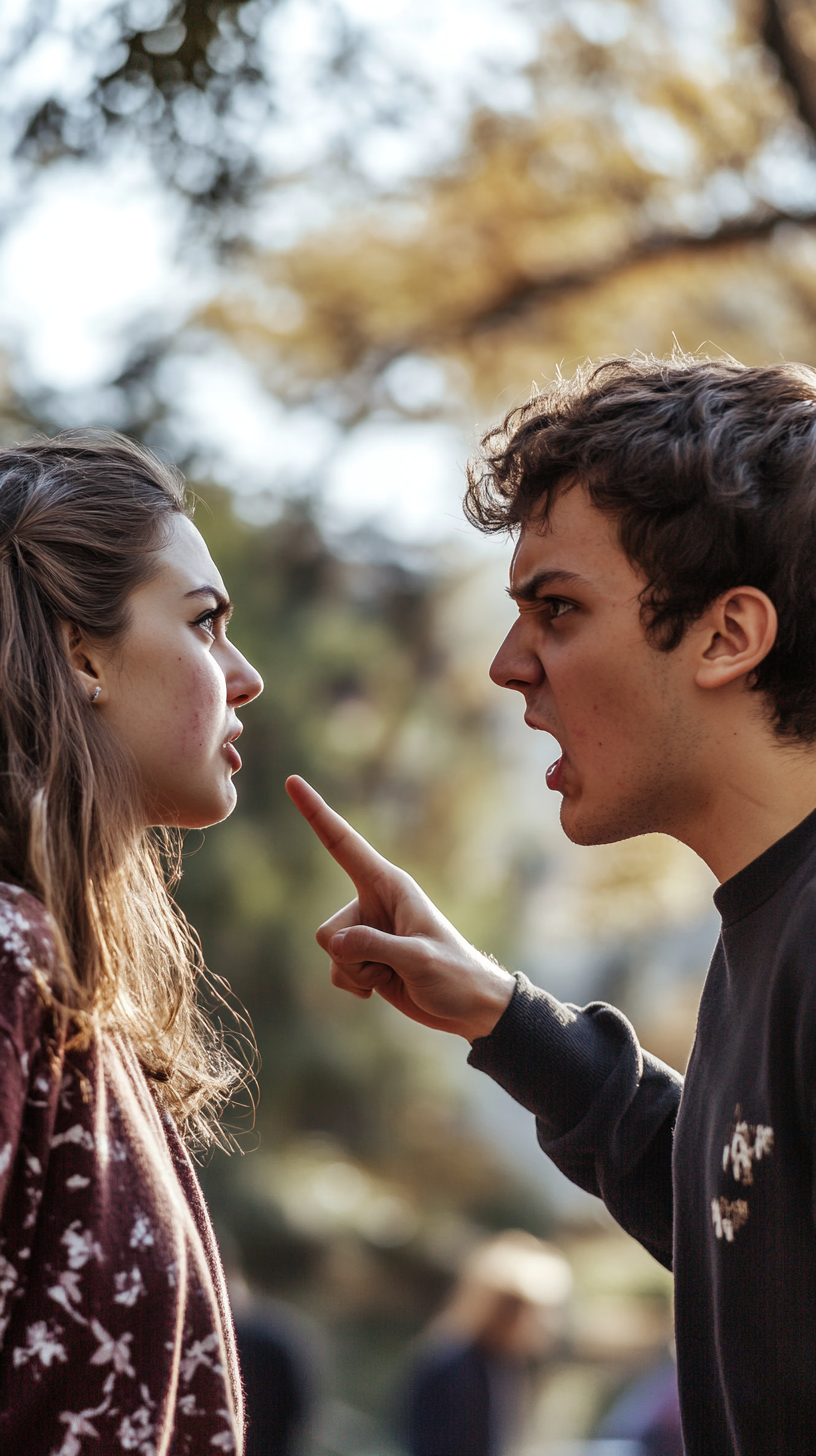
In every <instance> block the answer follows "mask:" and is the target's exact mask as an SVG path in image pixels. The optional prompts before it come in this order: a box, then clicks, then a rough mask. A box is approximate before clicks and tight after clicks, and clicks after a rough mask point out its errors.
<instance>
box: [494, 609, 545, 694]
mask: <svg viewBox="0 0 816 1456" xmlns="http://www.w3.org/2000/svg"><path fill="white" fill-rule="evenodd" d="M525 635H526V634H525V632H524V624H523V623H522V622H520V621H519V622H514V623H513V626H512V627H511V628H510V631H509V632H508V634H507V636H506V637H505V639H504V641H503V642H502V645H501V647H500V648H499V650H498V652H497V653H496V656H495V657H494V658H493V661H492V662H491V664H490V676H491V679H492V680H493V682H494V683H496V684H497V686H498V687H500V688H512V689H514V690H515V691H516V692H519V693H523V692H526V691H527V690H528V689H529V688H532V687H539V686H540V685H541V683H542V682H543V681H544V677H545V673H544V667H543V664H542V663H541V661H540V660H539V658H538V657H537V655H536V654H535V652H533V651H531V649H530V647H529V646H528V645H527V643H526V642H525Z"/></svg>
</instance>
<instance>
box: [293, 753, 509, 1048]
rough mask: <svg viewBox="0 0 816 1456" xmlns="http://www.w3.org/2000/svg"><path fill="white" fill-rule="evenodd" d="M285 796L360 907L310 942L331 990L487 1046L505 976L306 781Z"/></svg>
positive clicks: (503, 996) (504, 994)
mask: <svg viewBox="0 0 816 1456" xmlns="http://www.w3.org/2000/svg"><path fill="white" fill-rule="evenodd" d="M286 791H287V793H288V795H289V797H290V799H291V800H292V802H293V803H294V804H295V805H296V807H297V808H298V809H299V810H300V812H301V814H302V815H303V817H304V819H307V820H308V822H309V823H310V824H311V826H312V828H313V829H314V831H315V834H316V835H317V837H318V839H319V840H320V841H321V843H322V844H324V845H325V846H326V849H327V850H328V851H329V854H330V855H332V856H333V857H334V859H336V860H337V863H338V864H339V865H341V866H342V868H343V869H344V870H345V871H346V874H347V875H348V876H349V878H350V879H351V880H352V881H353V884H354V888H355V889H356V891H357V898H356V899H354V900H352V901H351V903H350V904H349V905H346V906H345V908H344V909H343V910H338V912H337V914H336V915H333V916H332V918H331V920H327V921H326V923H325V925H321V927H320V929H319V930H318V932H317V941H318V944H319V945H321V946H322V947H323V949H324V950H325V951H327V952H328V954H329V956H330V957H331V977H332V981H333V982H334V985H335V986H339V987H340V988H341V989H342V990H343V991H350V992H351V993H352V995H353V996H363V997H368V996H370V995H371V993H372V991H377V992H378V994H379V995H380V996H382V997H384V999H385V1000H386V1001H390V1002H391V1005H392V1006H396V1008H397V1010H398V1011H401V1012H402V1013H403V1014H404V1015H405V1016H410V1017H411V1019H412V1020H413V1021H419V1022H421V1023H422V1025H423V1026H432V1027H434V1028H435V1029H436V1030H438V1031H451V1032H455V1033H457V1034H458V1035H459V1036H464V1037H466V1038H467V1040H468V1041H474V1040H475V1039H476V1037H479V1036H487V1035H488V1033H489V1032H491V1031H492V1030H493V1027H494V1026H495V1025H496V1022H497V1021H498V1020H499V1017H500V1016H501V1015H502V1013H503V1011H504V1010H505V1008H506V1007H507V1005H508V1003H509V1001H510V998H511V996H512V994H513V990H514V988H515V984H516V983H515V981H514V979H513V977H512V976H511V975H510V974H509V972H508V971H505V970H503V969H502V967H501V966H499V965H497V963H496V962H495V961H493V960H491V959H490V957H489V956H486V955H482V953H481V952H480V951H478V950H475V949H474V947H473V946H472V945H469V944H468V942H467V941H466V940H465V939H464V938H463V937H462V936H461V935H460V934H459V932H458V930H456V929H454V927H453V926H452V925H451V923H450V921H449V920H446V919H445V917H444V915H441V914H440V912H439V911H438V910H437V908H436V906H435V905H434V904H433V903H432V902H431V901H430V900H429V899H428V897H427V895H426V894H424V892H423V891H422V890H421V889H420V887H419V885H418V884H417V883H416V881H415V880H412V879H411V876H410V875H407V874H405V872H404V870H401V869H398V868H397V866H396V865H392V864H390V863H389V861H388V860H387V859H383V857H382V855H381V854H378V853H377V851H376V850H375V849H372V847H371V845H370V844H369V843H368V842H367V841H366V840H365V839H363V837H362V835H361V834H358V833H357V831H356V830H355V829H352V827H351V825H350V824H347V823H346V821H345V819H341V818H340V815H339V814H336V813H335V812H334V810H333V809H330V808H329V806H328V804H327V803H325V801H324V800H323V799H321V797H320V795H319V794H318V793H316V792H315V790H314V789H313V788H311V786H310V785H309V784H307V783H306V781H305V779H301V778H297V777H292V778H289V779H287V780H286Z"/></svg>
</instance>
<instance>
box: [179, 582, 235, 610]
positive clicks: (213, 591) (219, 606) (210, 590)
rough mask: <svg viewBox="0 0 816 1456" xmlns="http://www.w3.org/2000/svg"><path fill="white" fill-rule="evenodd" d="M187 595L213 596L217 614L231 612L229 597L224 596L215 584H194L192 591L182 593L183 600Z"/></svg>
mask: <svg viewBox="0 0 816 1456" xmlns="http://www.w3.org/2000/svg"><path fill="white" fill-rule="evenodd" d="M188 597H215V605H216V611H217V612H218V613H219V615H222V614H224V613H226V615H227V616H231V614H232V602H231V601H230V599H229V597H225V596H224V593H223V592H222V591H219V590H218V587H217V586H194V587H193V589H192V591H188V592H185V593H184V600H185V601H186V600H187V598H188Z"/></svg>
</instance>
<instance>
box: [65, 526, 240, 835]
mask: <svg viewBox="0 0 816 1456" xmlns="http://www.w3.org/2000/svg"><path fill="white" fill-rule="evenodd" d="M172 521H173V524H172V529H171V532H170V536H169V540H168V542H167V544H166V546H164V547H163V549H162V550H161V552H160V553H159V561H160V568H159V571H158V573H157V574H156V575H155V576H154V577H153V578H152V579H151V580H150V581H149V582H147V583H146V584H145V585H144V586H141V587H138V588H137V589H136V590H135V591H134V592H133V595H132V596H131V598H130V602H129V611H130V625H129V627H128V630H127V633H126V635H125V637H124V639H123V640H122V641H121V642H119V643H118V644H117V645H116V647H115V648H112V649H110V650H102V651H100V650H99V649H98V648H96V647H91V646H90V645H89V644H87V643H85V642H80V643H78V644H74V645H73V646H72V661H73V663H74V666H75V668H76V669H77V671H78V673H79V675H80V678H81V681H82V684H83V690H84V691H86V692H87V693H88V697H89V700H90V699H91V698H92V697H93V694H94V692H95V690H96V688H97V687H98V688H99V690H100V691H99V694H98V696H97V698H96V702H95V704H94V706H93V707H92V708H90V709H89V711H92V712H94V713H99V715H100V717H102V718H103V719H104V721H105V722H106V723H107V724H109V726H110V727H111V728H112V729H113V731H114V732H115V733H116V735H117V736H118V737H119V738H120V739H121V741H122V743H124V744H125V746H126V747H127V748H128V749H130V752H131V753H132V755H133V757H134V758H135V760H136V763H137V765H138V767H139V770H140V773H141V777H142V782H143V784H144V793H145V821H146V823H148V824H167V825H176V826H178V827H180V828H187V829H203V828H204V827H205V825H207V824H215V823H217V822H218V821H219V820H220V819H225V818H226V816H227V815H228V814H230V813H231V812H232V809H233V808H234V806H235V800H236V793H235V787H234V785H233V782H232V776H233V774H234V773H236V772H237V770H238V769H239V768H240V767H241V760H240V758H239V756H238V752H237V749H236V748H235V739H236V738H237V737H238V735H239V734H240V733H241V731H242V727H241V723H240V722H239V721H238V718H237V717H236V716H235V715H236V709H238V708H241V707H243V706H244V704H245V703H251V702H252V699H253V698H257V696H258V694H259V693H260V692H261V690H262V689H263V681H262V679H261V677H260V676H259V674H258V673H257V672H256V671H255V669H254V668H253V667H251V666H250V664H249V663H248V662H247V660H246V658H245V657H242V656H241V653H240V652H239V651H238V649H237V648H236V647H233V645H232V643H231V642H230V641H229V639H228V637H227V622H228V620H229V613H230V604H229V598H228V596H227V592H226V589H225V587H224V583H223V582H222V580H221V576H220V574H219V572H218V570H217V568H216V567H215V565H214V563H213V561H212V559H211V557H210V553H209V551H208V550H207V547H206V546H205V544H204V541H203V539H202V537H201V536H200V534H199V532H198V531H197V530H196V528H195V526H194V525H193V524H192V522H191V521H189V520H188V519H187V518H186V517H185V516H181V515H179V516H175V517H173V518H172Z"/></svg>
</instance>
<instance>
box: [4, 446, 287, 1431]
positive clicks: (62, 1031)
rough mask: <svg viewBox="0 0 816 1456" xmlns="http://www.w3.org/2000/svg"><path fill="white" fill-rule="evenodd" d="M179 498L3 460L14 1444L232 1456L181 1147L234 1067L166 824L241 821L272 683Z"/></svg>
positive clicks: (213, 1118) (147, 465)
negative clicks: (256, 726)
mask: <svg viewBox="0 0 816 1456" xmlns="http://www.w3.org/2000/svg"><path fill="white" fill-rule="evenodd" d="M229 611H230V606H229V600H228V597H227V594H226V591H225V589H224V585H223V583H222V581H221V577H220V576H219V574H218V571H217V569H216V567H215V566H214V564H213V562H212V560H211V559H210V556H209V553H208V551H207V548H206V546H205V545H204V542H203V540H202V538H201V536H200V535H199V534H198V532H197V531H196V529H195V527H194V526H193V524H192V521H191V520H190V517H189V513H188V511H187V507H186V504H185V493H184V486H183V482H182V480H181V477H180V476H179V475H178V474H177V473H176V472H175V471H174V470H172V469H171V468H169V467H167V466H165V465H163V464H162V463H161V462H160V461H159V460H157V459H156V458H155V457H154V456H152V455H151V454H150V453H149V452H148V451H146V450H144V449H142V448H140V447H139V446H138V445H135V444H133V443H132V442H131V441H130V440H127V439H125V438H123V437H122V436H118V435H113V434H103V433H98V434H97V433H94V434H80V433H76V432H68V433H66V434H64V435H60V436H58V437H57V438H56V439H53V440H36V441H34V442H33V443H31V444H28V445H23V446H20V447H18V448H14V449H8V450H4V451H0V1451H3V1452H8V1453H10V1456H11V1453H17V1452H20V1453H22V1452H25V1453H26V1456H84V1453H87V1452H96V1453H98V1456H107V1453H111V1452H116V1451H120V1450H121V1451H130V1452H137V1453H141V1456H160V1453H165V1452H167V1453H169V1452H171V1451H172V1452H173V1453H174V1456H175V1453H178V1456H182V1453H188V1452H189V1453H198V1452H205V1451H213V1452H219V1451H220V1452H232V1451H239V1450H240V1449H241V1445H242V1410H241V1393H240V1384H239V1379H238V1371H237V1364H236V1358H235V1348H234V1341H233V1337H232V1329H231V1322H230V1316H229V1311H228V1306H227V1301H226V1294H225V1287H224V1280H223V1275H222V1271H221V1266H220V1262H219V1258H218V1252H217V1249H216V1245H215V1242H214V1239H213V1235H212V1229H211V1227H210V1223H209V1220H208V1217H207V1211H206V1208H205V1206H204V1203H203V1199H202V1195H201V1191H200V1188H199V1185H198V1182H197V1179H196V1176H195V1173H194V1171H193V1167H192V1165H191V1162H190V1159H189V1157H188V1154H187V1151H186V1148H185V1142H189V1141H190V1140H191V1139H192V1140H194V1141H196V1142H198V1143H199V1144H201V1143H202V1142H204V1143H206V1142H207V1141H210V1140H212V1138H213V1137H214V1136H217V1114H218V1110H219V1107H220V1106H221V1104H222V1103H223V1101H224V1099H225V1097H226V1096H227V1095H228V1093H229V1089H230V1087H231V1085H232V1084H233V1083H234V1081H235V1079H236V1077H237V1075H238V1068H237V1067H236V1066H235V1064H234V1063H232V1062H231V1060H230V1058H229V1056H228V1055H227V1053H226V1051H225V1049H224V1048H223V1046H222V1045H221V1043H220V1041H219V1038H218V1036H217V1035H216V1033H215V1032H214V1030H213V1029H212V1027H211V1026H210V1025H209V1024H208V1022H207V1019H206V1017H205V1016H204V1015H203V1013H202V1011H201V1010H200V1009H199V1007H198V1006H197V1004H196V979H197V977H198V974H199V972H200V969H201V966H200V961H199V957H198V954H197V951H196V943H195V940H194V938H193V936H192V934H191V932H190V930H189V928H188V926H187V925H186V923H185V922H184V920H183V918H182V917H181V915H180V914H179V913H178V911H177V910H176V909H175V908H174V906H173V904H172V902H171V900H170V898H169V895H168V892H167V887H166V883H165V875H164V871H163V868H162V866H163V864H164V863H166V851H167V844H166V843H165V845H164V849H163V848H162V841H161V836H160V835H157V833H156V830H155V828H154V826H166V827H167V828H170V829H173V828H187V827H190V828H193V827H195V828H200V827H202V826H204V825H207V824H213V823H215V822H216V821H218V820H220V819H224V818H225V817H226V816H227V815H228V814H229V813H230V812H231V810H232V808H233V806H234V804H235V789H234V787H233V783H232V775H233V773H234V772H235V771H236V770H237V769H238V768H240V765H241V760H240V758H239V757H238V753H237V751H236V748H235V740H236V738H237V737H238V735H239V734H240V732H241V724H240V722H239V720H238V718H237V717H236V710H238V709H240V708H241V707H243V706H244V705H245V704H247V703H249V702H251V701H252V699H253V698H255V697H257V695H258V693H259V692H260V691H261V688H262V686H263V684H262V682H261V679H260V677H259V676H258V674H257V673H256V672H255V671H254V669H253V668H252V667H250V665H249V663H248V662H247V661H246V660H245V659H244V658H243V657H242V656H241V654H240V653H239V652H238V651H237V650H236V648H235V647H233V646H232V644H231V643H230V641H229V639H228V637H227V635H226V626H227V621H228V619H229Z"/></svg>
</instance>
